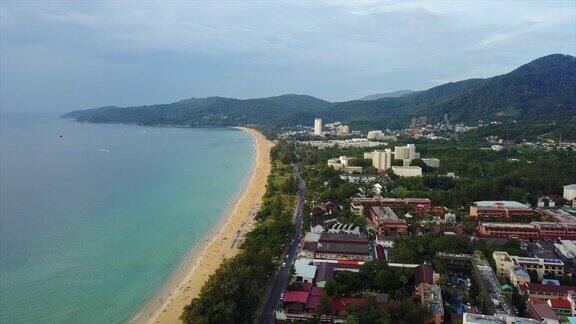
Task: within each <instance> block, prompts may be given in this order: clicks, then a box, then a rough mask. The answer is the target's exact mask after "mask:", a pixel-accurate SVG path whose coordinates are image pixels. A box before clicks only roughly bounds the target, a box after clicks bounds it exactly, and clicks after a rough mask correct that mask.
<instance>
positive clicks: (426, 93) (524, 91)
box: [63, 54, 576, 129]
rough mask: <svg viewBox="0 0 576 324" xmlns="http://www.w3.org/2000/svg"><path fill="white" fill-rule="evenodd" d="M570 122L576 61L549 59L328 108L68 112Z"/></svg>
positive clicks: (225, 122)
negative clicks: (428, 87)
mask: <svg viewBox="0 0 576 324" xmlns="http://www.w3.org/2000/svg"><path fill="white" fill-rule="evenodd" d="M444 114H448V115H449V118H450V120H451V121H454V122H465V123H473V122H477V121H479V120H516V119H518V120H530V119H535V118H536V119H538V118H544V117H545V118H549V117H551V118H562V119H566V118H568V119H570V118H573V117H574V116H576V58H575V57H573V56H570V55H565V54H551V55H547V56H543V57H540V58H538V59H536V60H533V61H531V62H529V63H526V64H524V65H521V66H520V67H518V68H516V69H514V70H512V71H510V72H508V73H505V74H501V75H498V76H494V77H491V78H484V79H478V78H474V79H467V80H462V81H458V82H449V83H446V84H442V85H439V86H436V87H433V88H430V89H427V90H423V91H416V92H412V93H409V94H406V95H403V96H399V97H386V98H380V99H374V100H353V101H346V102H335V103H333V102H329V101H325V100H322V99H319V98H316V97H313V96H309V95H296V94H285V95H279V96H273V97H266V98H254V99H235V98H226V97H206V98H189V99H184V100H180V101H176V102H173V103H169V104H160V105H150V106H136V107H126V108H119V107H115V106H107V107H100V108H95V109H89V110H82V111H74V112H70V113H68V114H65V115H64V116H63V117H66V118H75V119H76V120H79V121H86V122H95V123H99V122H119V123H137V124H143V125H185V126H239V125H259V126H267V127H283V126H294V125H297V124H300V125H309V124H310V123H311V120H312V119H313V118H314V117H317V116H320V117H322V118H324V119H325V120H326V121H327V122H330V121H336V120H340V121H343V122H347V123H350V124H351V125H352V126H353V127H357V128H359V129H368V128H402V127H406V126H407V125H408V123H409V121H410V119H411V117H413V116H427V117H429V120H430V121H432V122H434V121H439V120H441V119H442V118H443V116H444Z"/></svg>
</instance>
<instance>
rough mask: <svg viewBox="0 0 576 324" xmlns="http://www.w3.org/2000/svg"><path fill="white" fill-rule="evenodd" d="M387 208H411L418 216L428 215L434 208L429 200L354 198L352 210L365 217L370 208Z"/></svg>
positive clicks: (378, 197)
mask: <svg viewBox="0 0 576 324" xmlns="http://www.w3.org/2000/svg"><path fill="white" fill-rule="evenodd" d="M372 206H385V207H390V208H392V209H395V208H405V207H408V208H410V209H411V210H412V211H413V212H414V214H416V215H426V214H428V213H429V212H430V209H431V208H432V202H431V201H430V199H428V198H383V197H381V196H374V197H373V198H356V197H353V198H352V202H351V204H350V208H351V210H352V212H354V213H356V214H357V215H364V213H365V212H368V209H369V207H372Z"/></svg>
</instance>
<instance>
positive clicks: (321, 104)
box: [63, 94, 333, 126]
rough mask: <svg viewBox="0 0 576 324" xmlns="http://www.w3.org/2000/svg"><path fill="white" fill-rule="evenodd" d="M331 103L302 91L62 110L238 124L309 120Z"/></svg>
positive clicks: (102, 118)
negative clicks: (272, 94)
mask: <svg viewBox="0 0 576 324" xmlns="http://www.w3.org/2000/svg"><path fill="white" fill-rule="evenodd" d="M332 105H333V104H332V103H330V102H328V101H324V100H321V99H318V98H314V97H311V96H305V95H294V94H288V95H282V96H277V97H270V98H259V99H246V100H241V99H233V98H223V97H208V98H191V99H185V100H181V101H177V102H174V103H170V104H161V105H151V106H139V107H128V108H118V107H102V108H95V109H88V110H81V111H73V112H70V113H67V114H65V115H64V116H63V117H64V118H75V119H76V120H78V121H85V122H92V123H110V122H112V123H135V124H142V125H186V126H237V125H250V124H257V125H268V126H282V125H297V124H309V123H310V120H312V119H314V117H315V116H316V115H318V114H319V113H320V112H322V111H324V110H326V109H327V108H329V107H331V106H332Z"/></svg>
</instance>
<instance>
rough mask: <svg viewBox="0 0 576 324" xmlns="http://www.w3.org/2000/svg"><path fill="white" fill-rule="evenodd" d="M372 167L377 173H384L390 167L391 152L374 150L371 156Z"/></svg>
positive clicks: (388, 150)
mask: <svg viewBox="0 0 576 324" xmlns="http://www.w3.org/2000/svg"><path fill="white" fill-rule="evenodd" d="M371 158H372V166H373V167H375V168H376V169H377V170H378V171H385V170H388V169H390V167H391V166H392V150H390V149H385V150H384V151H378V150H374V151H373V152H372V154H371Z"/></svg>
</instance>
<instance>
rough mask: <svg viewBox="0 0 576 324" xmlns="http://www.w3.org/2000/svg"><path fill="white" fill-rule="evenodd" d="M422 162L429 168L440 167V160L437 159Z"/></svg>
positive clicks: (425, 159)
mask: <svg viewBox="0 0 576 324" xmlns="http://www.w3.org/2000/svg"><path fill="white" fill-rule="evenodd" d="M422 162H424V164H426V166H428V167H430V168H439V167H440V159H437V158H422Z"/></svg>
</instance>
